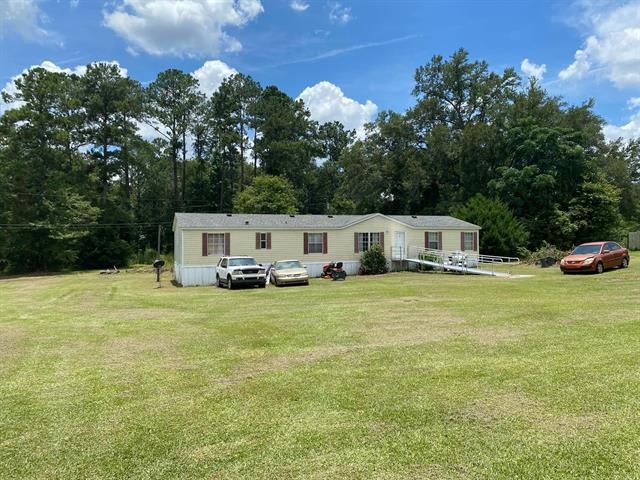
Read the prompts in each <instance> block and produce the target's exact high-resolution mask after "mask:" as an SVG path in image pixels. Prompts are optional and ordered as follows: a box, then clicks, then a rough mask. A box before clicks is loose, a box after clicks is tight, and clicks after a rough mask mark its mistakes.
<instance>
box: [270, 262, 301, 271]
mask: <svg viewBox="0 0 640 480" xmlns="http://www.w3.org/2000/svg"><path fill="white" fill-rule="evenodd" d="M289 268H302V264H301V263H300V262H299V261H298V260H292V261H290V262H278V263H277V264H276V269H277V270H287V269H289Z"/></svg>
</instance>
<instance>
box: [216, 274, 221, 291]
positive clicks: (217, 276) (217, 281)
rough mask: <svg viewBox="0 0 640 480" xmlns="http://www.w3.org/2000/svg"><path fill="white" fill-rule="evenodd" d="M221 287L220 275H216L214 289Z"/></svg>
mask: <svg viewBox="0 0 640 480" xmlns="http://www.w3.org/2000/svg"><path fill="white" fill-rule="evenodd" d="M221 286H222V285H220V275H218V274H216V287H218V288H220V287H221Z"/></svg>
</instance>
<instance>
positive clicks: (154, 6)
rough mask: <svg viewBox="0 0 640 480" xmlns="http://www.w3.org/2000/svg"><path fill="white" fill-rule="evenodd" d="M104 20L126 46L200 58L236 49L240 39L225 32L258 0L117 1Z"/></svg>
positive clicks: (257, 8) (251, 14)
mask: <svg viewBox="0 0 640 480" xmlns="http://www.w3.org/2000/svg"><path fill="white" fill-rule="evenodd" d="M117 2H118V3H117V4H116V7H115V8H114V9H113V10H110V11H106V10H105V11H104V12H103V16H104V22H105V25H106V26H107V27H109V28H111V29H112V30H113V31H115V32H116V33H117V34H118V35H120V36H121V37H123V38H124V39H125V40H126V41H127V42H129V44H130V45H129V47H130V48H129V51H130V52H132V51H138V50H140V51H144V52H146V53H150V54H152V55H175V56H179V57H184V56H187V57H200V56H204V55H216V54H218V53H219V52H220V51H227V52H236V51H239V50H241V49H242V44H241V43H240V42H239V41H238V40H237V39H235V38H234V37H232V36H230V35H229V34H227V33H226V32H225V29H226V27H241V26H243V25H245V24H246V23H247V22H249V21H251V20H253V19H254V18H256V17H257V16H258V15H259V14H260V13H262V12H263V10H264V9H263V7H262V3H260V0H117Z"/></svg>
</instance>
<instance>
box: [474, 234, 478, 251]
mask: <svg viewBox="0 0 640 480" xmlns="http://www.w3.org/2000/svg"><path fill="white" fill-rule="evenodd" d="M473 249H474V250H475V251H476V252H477V251H478V232H473Z"/></svg>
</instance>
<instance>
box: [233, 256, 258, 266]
mask: <svg viewBox="0 0 640 480" xmlns="http://www.w3.org/2000/svg"><path fill="white" fill-rule="evenodd" d="M255 264H256V261H255V260H254V259H253V258H251V257H243V258H231V259H229V266H230V267H242V266H245V265H255Z"/></svg>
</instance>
